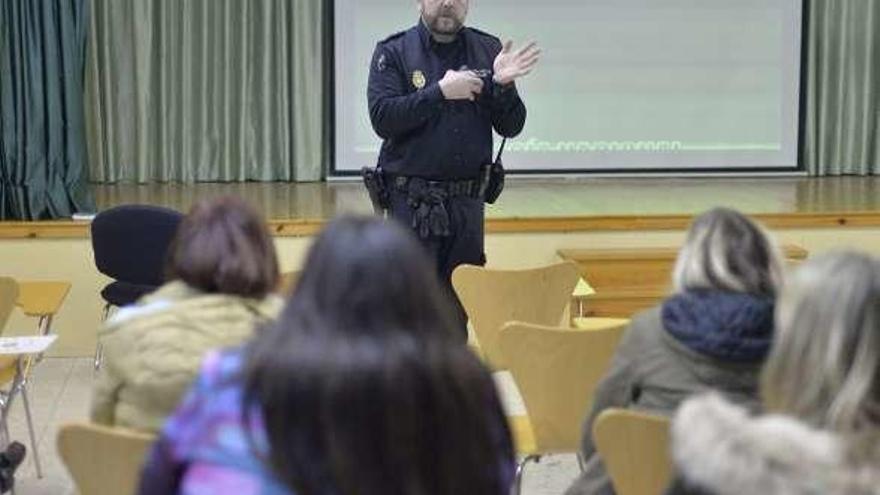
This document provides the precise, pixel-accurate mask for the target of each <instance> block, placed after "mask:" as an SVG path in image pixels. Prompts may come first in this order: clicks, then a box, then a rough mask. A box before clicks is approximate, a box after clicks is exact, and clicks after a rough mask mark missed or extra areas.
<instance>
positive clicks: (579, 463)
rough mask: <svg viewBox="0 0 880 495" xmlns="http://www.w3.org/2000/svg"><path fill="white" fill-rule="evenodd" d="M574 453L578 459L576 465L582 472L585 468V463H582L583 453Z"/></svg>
mask: <svg viewBox="0 0 880 495" xmlns="http://www.w3.org/2000/svg"><path fill="white" fill-rule="evenodd" d="M576 455H577V460H578V467H579V468H580V470H581V472H582V473H583V472H584V470H585V469H586V465H585V464H584V455H583V454H582V453H580V452H578V453H577V454H576Z"/></svg>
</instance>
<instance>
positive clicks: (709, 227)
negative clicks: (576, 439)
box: [567, 208, 783, 495]
mask: <svg viewBox="0 0 880 495" xmlns="http://www.w3.org/2000/svg"><path fill="white" fill-rule="evenodd" d="M782 277H783V265H782V262H781V256H780V255H779V252H778V250H777V249H776V247H775V245H774V243H773V242H772V241H771V239H770V238H769V236H768V235H767V233H766V232H765V231H764V230H763V229H762V228H761V227H759V226H758V225H756V224H755V223H754V222H752V221H751V220H749V219H748V218H747V217H745V216H744V215H742V214H741V213H738V212H736V211H733V210H729V209H725V208H716V209H713V210H710V211H708V212H706V213H704V214H702V215H700V216H699V217H697V218H696V219H695V220H694V222H693V224H692V225H691V227H690V230H689V232H688V234H687V238H686V240H685V244H684V246H683V247H682V249H681V251H680V252H679V255H678V259H677V260H676V264H675V268H674V270H673V280H672V282H673V289H674V293H673V295H672V296H670V297H669V298H667V299H666V300H665V301H664V302H663V303H662V304H661V305H660V306H659V307H655V308H652V309H649V310H647V311H645V312H643V313H641V314H639V315H636V316H635V317H634V318H633V320H632V323H631V324H630V326H629V328H628V329H627V330H626V332H625V334H624V336H623V339H622V341H621V343H620V345H619V346H618V349H617V352H616V354H615V356H614V358H613V361H612V363H611V367H610V369H609V370H608V373H607V374H606V376H605V378H604V379H603V380H602V382H601V383H600V384H599V386H598V388H597V389H596V392H595V396H594V399H593V406H592V410H591V411H590V413H589V415H588V417H587V420H586V421H585V423H584V428H583V442H582V452H581V455H582V456H583V459H584V460H585V461H586V463H585V469H584V472H583V473H582V475H581V476H580V477H579V478H578V479H577V480H575V482H574V484H573V485H572V486H571V487H570V488H569V489H568V491H567V494H568V495H575V494H605V493H609V494H613V493H614V490H613V487H612V486H611V482H610V480H609V478H608V475H607V474H606V473H605V468H604V466H603V465H602V461H601V459H600V458H599V455H598V454H597V453H596V449H595V446H594V444H593V439H592V426H593V421H594V420H595V418H596V417H597V416H598V415H599V413H601V412H602V411H603V410H604V409H607V408H611V407H619V408H633V409H640V410H646V411H650V412H654V413H660V414H671V413H672V412H673V411H675V409H676V408H677V407H678V405H679V404H680V403H681V402H682V401H683V400H684V399H686V398H687V397H688V396H690V395H692V394H695V393H699V392H703V391H706V390H710V389H718V390H721V391H722V392H724V393H726V394H728V395H729V396H730V397H731V398H732V400H734V401H736V402H740V403H747V404H748V403H753V402H756V401H757V398H756V397H757V384H758V375H759V372H760V368H761V364H762V363H763V362H764V359H765V357H766V355H767V354H768V352H769V350H770V343H771V340H772V337H773V303H774V298H775V296H776V293H777V291H778V289H779V287H780V285H781V282H782Z"/></svg>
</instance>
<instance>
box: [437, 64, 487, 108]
mask: <svg viewBox="0 0 880 495" xmlns="http://www.w3.org/2000/svg"><path fill="white" fill-rule="evenodd" d="M440 91H442V92H443V96H444V97H445V98H446V99H447V100H470V101H474V99H475V98H476V97H477V95H478V94H480V93H481V92H482V91H483V80H482V79H480V78H479V77H477V76H476V75H474V73H473V72H470V71H457V70H448V71H446V75H444V76H443V79H441V80H440Z"/></svg>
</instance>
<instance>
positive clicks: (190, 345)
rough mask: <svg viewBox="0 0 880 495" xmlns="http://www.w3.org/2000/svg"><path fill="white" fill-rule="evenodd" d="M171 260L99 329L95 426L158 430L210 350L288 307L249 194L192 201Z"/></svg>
mask: <svg viewBox="0 0 880 495" xmlns="http://www.w3.org/2000/svg"><path fill="white" fill-rule="evenodd" d="M167 263H168V264H167V268H168V277H167V278H168V280H169V281H168V282H167V283H166V284H165V285H163V286H162V287H160V288H159V289H157V290H156V292H154V293H152V294H149V295H147V296H145V297H143V298H142V299H141V300H140V301H138V302H137V304H135V305H133V306H129V307H125V308H121V309H120V310H119V311H118V312H117V313H116V314H115V315H114V316H113V317H112V318H111V319H110V320H109V321H108V323H107V325H106V327H105V328H104V329H103V330H102V331H101V332H100V333H99V338H100V339H101V343H102V344H103V346H104V362H103V366H102V368H101V370H100V373H99V375H98V379H97V382H96V384H95V388H94V394H93V400H92V408H91V419H92V421H94V422H96V423H101V424H106V425H118V426H124V427H128V428H134V429H138V430H144V431H158V430H159V429H160V428H161V427H162V424H163V422H164V421H165V418H166V417H167V416H168V415H169V414H170V413H171V411H173V410H174V408H175V407H177V404H178V402H179V401H180V398H181V397H182V396H183V394H184V393H185V392H186V390H187V389H188V388H189V386H190V384H191V383H192V381H193V379H194V378H195V376H196V373H197V372H198V370H199V366H200V364H201V362H202V358H203V357H204V355H205V354H206V353H207V352H208V351H210V350H211V349H215V348H219V347H228V346H232V345H238V344H240V343H242V342H244V341H245V340H246V339H248V338H249V337H250V336H251V335H252V334H253V333H254V331H255V328H256V327H258V326H260V325H262V324H265V323H267V322H269V321H271V320H273V319H274V318H275V317H276V316H277V314H278V312H279V311H280V309H281V305H282V301H281V299H280V298H279V297H278V296H276V295H275V294H274V290H275V288H276V286H277V285H278V281H279V273H278V261H277V256H276V253H275V247H274V244H273V243H272V239H271V237H270V236H269V233H268V232H267V230H266V227H265V222H264V220H263V219H262V217H261V216H260V215H259V214H257V213H256V212H255V211H254V210H253V209H252V208H250V207H249V206H248V205H247V204H246V203H244V202H243V201H242V200H239V199H236V198H232V197H225V198H220V199H217V200H208V201H204V202H201V203H198V204H197V205H195V206H194V207H193V209H192V211H190V213H189V214H188V215H187V217H186V218H185V219H184V220H183V222H182V224H181V226H180V228H179V230H178V232H177V235H176V237H175V239H174V241H173V243H172V246H171V248H170V249H169V259H168V262H167Z"/></svg>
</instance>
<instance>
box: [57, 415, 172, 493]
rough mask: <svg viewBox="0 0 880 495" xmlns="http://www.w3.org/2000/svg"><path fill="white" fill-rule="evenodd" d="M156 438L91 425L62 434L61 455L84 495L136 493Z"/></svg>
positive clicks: (77, 426) (71, 427)
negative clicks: (145, 462) (147, 456)
mask: <svg viewBox="0 0 880 495" xmlns="http://www.w3.org/2000/svg"><path fill="white" fill-rule="evenodd" d="M154 440H155V437H154V436H153V435H151V434H148V433H141V432H135V431H131V430H126V429H123V428H112V427H107V426H101V425H95V424H89V423H70V424H66V425H63V426H62V427H61V429H60V430H59V431H58V453H59V454H60V455H61V459H62V460H63V461H64V464H65V465H66V466H67V469H68V471H70V475H71V477H72V478H73V481H74V483H76V486H77V490H78V491H79V493H80V495H103V494H107V493H113V494H119V495H128V494H133V493H135V491H136V489H137V485H138V481H139V479H140V472H141V466H142V465H143V463H144V459H145V457H146V455H147V451H148V450H149V449H150V446H151V445H152V443H153V441H154Z"/></svg>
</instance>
